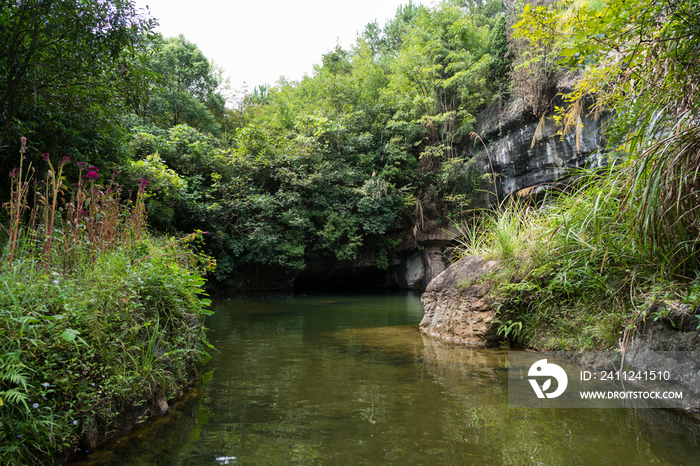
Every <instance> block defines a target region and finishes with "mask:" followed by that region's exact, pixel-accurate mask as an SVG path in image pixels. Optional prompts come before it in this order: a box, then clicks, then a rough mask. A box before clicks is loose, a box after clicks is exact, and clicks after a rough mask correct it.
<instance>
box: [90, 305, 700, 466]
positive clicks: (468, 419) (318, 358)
mask: <svg viewBox="0 0 700 466" xmlns="http://www.w3.org/2000/svg"><path fill="white" fill-rule="evenodd" d="M213 310H214V311H215V314H214V315H213V316H211V317H210V318H208V320H207V323H206V325H207V327H209V328H210V329H211V330H210V333H209V338H210V341H211V342H212V343H213V344H214V345H215V346H216V348H217V349H218V352H214V353H212V356H213V358H212V360H211V361H210V362H209V363H208V364H207V366H206V367H205V369H204V371H205V372H206V374H205V376H204V378H203V382H202V383H201V384H200V385H199V386H198V387H197V388H196V390H197V391H198V396H196V397H193V400H192V401H189V402H187V403H185V404H184V406H183V407H181V408H180V409H178V410H173V412H171V413H170V414H169V415H168V416H166V417H165V418H162V419H160V420H158V421H156V422H153V423H151V424H149V425H148V426H146V427H144V428H141V429H137V430H136V431H135V432H133V433H132V434H130V435H129V436H124V437H120V438H119V439H117V440H115V441H113V442H111V443H110V444H109V445H107V446H106V448H105V449H103V450H102V451H100V452H97V453H96V454H94V455H89V456H88V459H89V460H90V464H95V465H97V464H101V465H144V466H145V465H218V464H236V465H286V464H289V465H394V464H396V465H471V464H474V465H477V464H478V465H498V464H501V465H578V464H581V465H588V464H591V465H605V464H610V465H616V464H619V465H647V464H697V452H698V444H699V442H698V440H699V439H700V429H699V428H698V425H697V423H695V422H692V421H690V420H688V419H685V418H681V417H678V416H676V415H675V414H673V413H671V412H668V411H662V410H648V409H647V410H636V411H635V410H627V409H598V410H590V409H539V410H536V409H532V410H526V409H508V407H507V370H506V357H507V351H506V350H503V349H488V350H486V349H469V348H465V347H464V346H461V345H457V344H452V343H446V342H441V341H438V340H436V339H434V338H432V337H429V336H425V335H423V334H421V333H420V332H418V323H419V322H420V319H421V318H422V315H423V308H422V306H421V303H420V300H419V294H417V293H411V292H382V293H378V294H364V295H359V294H358V295H350V294H346V295H309V296H295V297H289V296H288V297H258V298H250V299H236V300H233V299H232V300H218V301H215V303H214V305H213ZM76 464H83V463H76Z"/></svg>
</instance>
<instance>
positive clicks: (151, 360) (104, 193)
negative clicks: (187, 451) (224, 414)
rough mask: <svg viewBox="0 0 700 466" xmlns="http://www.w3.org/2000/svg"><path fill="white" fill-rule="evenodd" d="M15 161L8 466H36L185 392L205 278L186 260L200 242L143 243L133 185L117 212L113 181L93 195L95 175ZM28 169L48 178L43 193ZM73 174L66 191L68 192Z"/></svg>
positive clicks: (203, 267)
mask: <svg viewBox="0 0 700 466" xmlns="http://www.w3.org/2000/svg"><path fill="white" fill-rule="evenodd" d="M21 147H22V148H21V153H22V157H21V159H20V163H19V167H17V169H15V170H13V172H12V173H10V178H11V186H12V189H11V193H10V194H11V195H10V199H9V201H8V202H7V203H6V204H5V205H4V207H6V209H7V211H8V213H9V217H10V219H9V222H8V225H7V227H5V228H4V229H5V234H6V241H3V250H2V253H1V254H0V286H2V293H0V325H2V338H0V462H2V464H7V465H13V464H16V465H20V464H21V465H26V464H46V461H51V458H52V457H54V455H59V456H60V455H62V454H65V453H72V452H73V451H74V450H75V448H77V445H78V440H79V439H80V438H81V437H82V436H88V437H91V438H92V441H96V440H100V439H104V438H105V435H107V434H108V433H110V432H114V431H118V430H119V428H120V424H119V422H123V421H124V420H123V419H121V418H120V417H119V416H120V414H122V413H123V412H124V411H127V412H128V411H132V412H133V411H138V408H134V407H135V406H139V405H141V404H144V403H149V402H151V401H152V400H153V399H154V398H157V397H173V396H175V395H176V394H177V393H178V391H180V390H181V388H182V387H183V386H184V385H187V384H189V383H191V382H192V381H193V380H194V378H195V374H196V364H197V363H198V362H201V361H202V358H203V357H206V353H205V352H204V349H205V346H206V345H207V343H206V340H205V335H204V327H203V325H202V320H203V317H204V315H205V314H206V313H207V311H206V304H207V300H205V299H200V297H199V295H200V294H201V293H203V285H204V281H205V280H204V278H202V276H201V274H203V273H205V272H206V271H207V270H209V269H210V268H211V265H212V263H211V262H210V261H209V259H208V258H207V257H206V256H203V255H200V254H198V253H196V252H195V249H193V246H195V245H196V242H197V238H200V239H201V234H192V235H189V236H186V237H184V238H182V239H180V240H176V239H174V238H172V239H168V238H164V237H161V238H158V237H152V236H150V235H149V234H148V233H147V231H146V223H145V207H144V199H145V194H144V192H143V187H145V185H146V184H147V183H146V182H145V180H144V181H142V183H141V189H139V192H138V194H137V195H136V198H135V199H134V200H127V201H124V202H122V201H121V199H120V194H121V193H120V191H121V187H120V186H119V185H117V184H116V183H115V182H114V179H113V177H112V179H111V180H110V179H108V180H106V181H104V182H102V181H101V180H103V179H104V178H106V176H104V175H102V174H100V170H99V168H98V167H93V166H88V165H87V164H85V163H84V162H78V163H77V164H76V163H75V162H71V161H70V159H69V158H67V157H63V158H62V159H60V160H53V161H52V160H51V158H50V156H49V155H48V154H43V156H42V157H41V158H43V160H40V157H27V158H26V159H25V158H24V157H25V154H26V145H25V143H24V141H23V143H22V146H21ZM32 159H34V160H32ZM32 164H35V165H41V164H46V165H48V167H49V169H50V171H48V172H47V175H46V177H45V178H44V179H43V180H38V179H35V178H33V175H34V173H35V171H34V170H33V169H32V167H31V165H32ZM71 164H75V165H77V166H78V177H77V178H76V180H75V181H76V183H73V184H72V188H69V187H68V185H69V184H70V180H69V179H67V178H66V176H65V174H64V171H65V170H64V169H66V168H68V167H69V166H70V165H71ZM35 181H36V182H35ZM62 193H66V195H65V196H64V195H63V194H62ZM32 205H33V207H32ZM62 213H63V214H65V216H64V215H62ZM127 422H128V421H127Z"/></svg>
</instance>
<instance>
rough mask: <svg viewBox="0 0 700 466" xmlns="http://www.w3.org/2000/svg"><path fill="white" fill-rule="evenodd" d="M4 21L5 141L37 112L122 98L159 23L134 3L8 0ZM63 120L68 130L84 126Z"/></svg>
mask: <svg viewBox="0 0 700 466" xmlns="http://www.w3.org/2000/svg"><path fill="white" fill-rule="evenodd" d="M0 25H1V27H0V80H2V85H1V86H0V89H1V93H0V124H2V126H1V127H0V146H1V145H2V143H3V141H4V140H5V138H6V136H7V135H8V133H9V132H11V130H13V129H14V130H15V132H19V130H20V129H26V128H25V127H23V124H24V123H25V122H26V121H34V122H36V121H37V120H39V119H40V118H42V116H41V115H40V114H39V111H40V110H44V111H46V110H49V111H51V110H54V111H55V110H57V108H56V105H57V104H59V103H60V104H61V105H64V104H65V103H66V102H67V101H69V102H70V103H73V104H74V105H78V106H80V107H82V108H84V109H86V110H88V109H90V108H92V107H93V106H94V105H98V106H99V105H102V104H105V103H109V102H112V103H113V102H115V101H121V100H122V99H121V96H122V95H123V94H122V90H123V88H124V86H125V85H127V83H126V78H127V76H129V77H130V78H131V79H132V80H137V79H138V76H136V75H135V74H136V73H134V72H133V71H132V70H131V66H130V65H131V62H132V61H134V60H135V59H136V56H137V55H138V52H139V48H140V46H141V44H142V43H143V41H144V40H145V38H146V37H147V35H148V34H149V33H150V31H151V29H152V28H153V27H154V25H155V22H154V20H152V19H144V18H142V17H140V16H139V15H138V14H137V11H136V9H135V7H134V5H133V3H132V2H131V1H129V0H62V1H57V0H43V1H40V0H3V1H0ZM108 111H109V112H110V113H112V114H113V112H112V111H111V110H108ZM58 113H60V112H58ZM43 118H46V116H45V115H44V116H43ZM48 118H51V116H49V117H48ZM63 124H64V126H65V125H67V128H62V130H64V132H65V131H68V132H70V131H71V130H72V129H76V130H77V131H80V130H81V128H79V127H77V126H76V127H75V128H74V127H73V126H71V123H70V122H69V121H68V122H63ZM59 129H61V128H59Z"/></svg>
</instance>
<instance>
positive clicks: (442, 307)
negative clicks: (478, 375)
mask: <svg viewBox="0 0 700 466" xmlns="http://www.w3.org/2000/svg"><path fill="white" fill-rule="evenodd" d="M498 267H499V262H497V261H486V260H484V259H482V258H480V257H465V258H463V259H460V260H459V261H457V262H455V263H454V264H452V265H451V266H450V267H449V268H447V269H446V270H445V271H444V272H442V273H441V274H440V275H438V276H437V277H436V278H435V279H433V281H431V282H430V284H429V285H428V287H427V288H426V290H425V293H423V295H422V296H421V301H422V302H423V307H424V308H425V314H424V315H423V320H422V321H421V323H420V330H421V332H424V333H427V334H429V335H432V336H435V337H438V338H441V339H444V340H450V341H455V342H459V343H466V344H469V345H472V346H481V347H487V346H495V345H497V344H498V335H497V333H496V328H495V325H494V322H495V320H496V315H495V314H496V312H495V310H494V308H493V302H492V300H491V298H490V297H489V296H488V291H489V283H488V280H486V278H487V276H488V274H490V273H491V272H493V271H494V270H496V269H497V268H498Z"/></svg>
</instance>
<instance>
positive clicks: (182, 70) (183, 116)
mask: <svg viewBox="0 0 700 466" xmlns="http://www.w3.org/2000/svg"><path fill="white" fill-rule="evenodd" d="M154 49H155V53H154V54H153V56H152V57H151V59H150V66H151V68H152V69H153V71H155V72H156V73H158V74H159V75H160V76H161V79H160V80H159V83H158V85H157V86H156V87H155V88H154V89H153V90H152V92H151V94H150V98H149V101H148V104H147V106H146V108H145V111H144V112H143V117H144V118H145V119H146V120H147V121H150V122H152V123H155V124H156V125H158V126H160V127H162V128H170V127H173V126H177V125H180V124H187V125H189V126H191V127H193V128H197V129H198V130H200V131H203V132H207V133H213V134H218V133H219V131H220V124H219V122H218V121H217V119H221V118H222V116H223V114H224V107H225V103H226V102H225V100H224V97H223V96H222V95H221V94H220V93H219V92H217V88H218V86H219V81H218V79H217V77H216V74H215V69H213V68H212V66H211V64H210V63H209V60H207V58H206V57H205V56H204V54H203V53H202V51H201V50H199V48H198V47H197V46H196V45H195V44H193V43H192V42H189V41H188V40H187V39H185V37H184V36H182V35H180V36H178V37H172V38H168V39H162V40H157V41H156V42H155V44H154Z"/></svg>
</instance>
